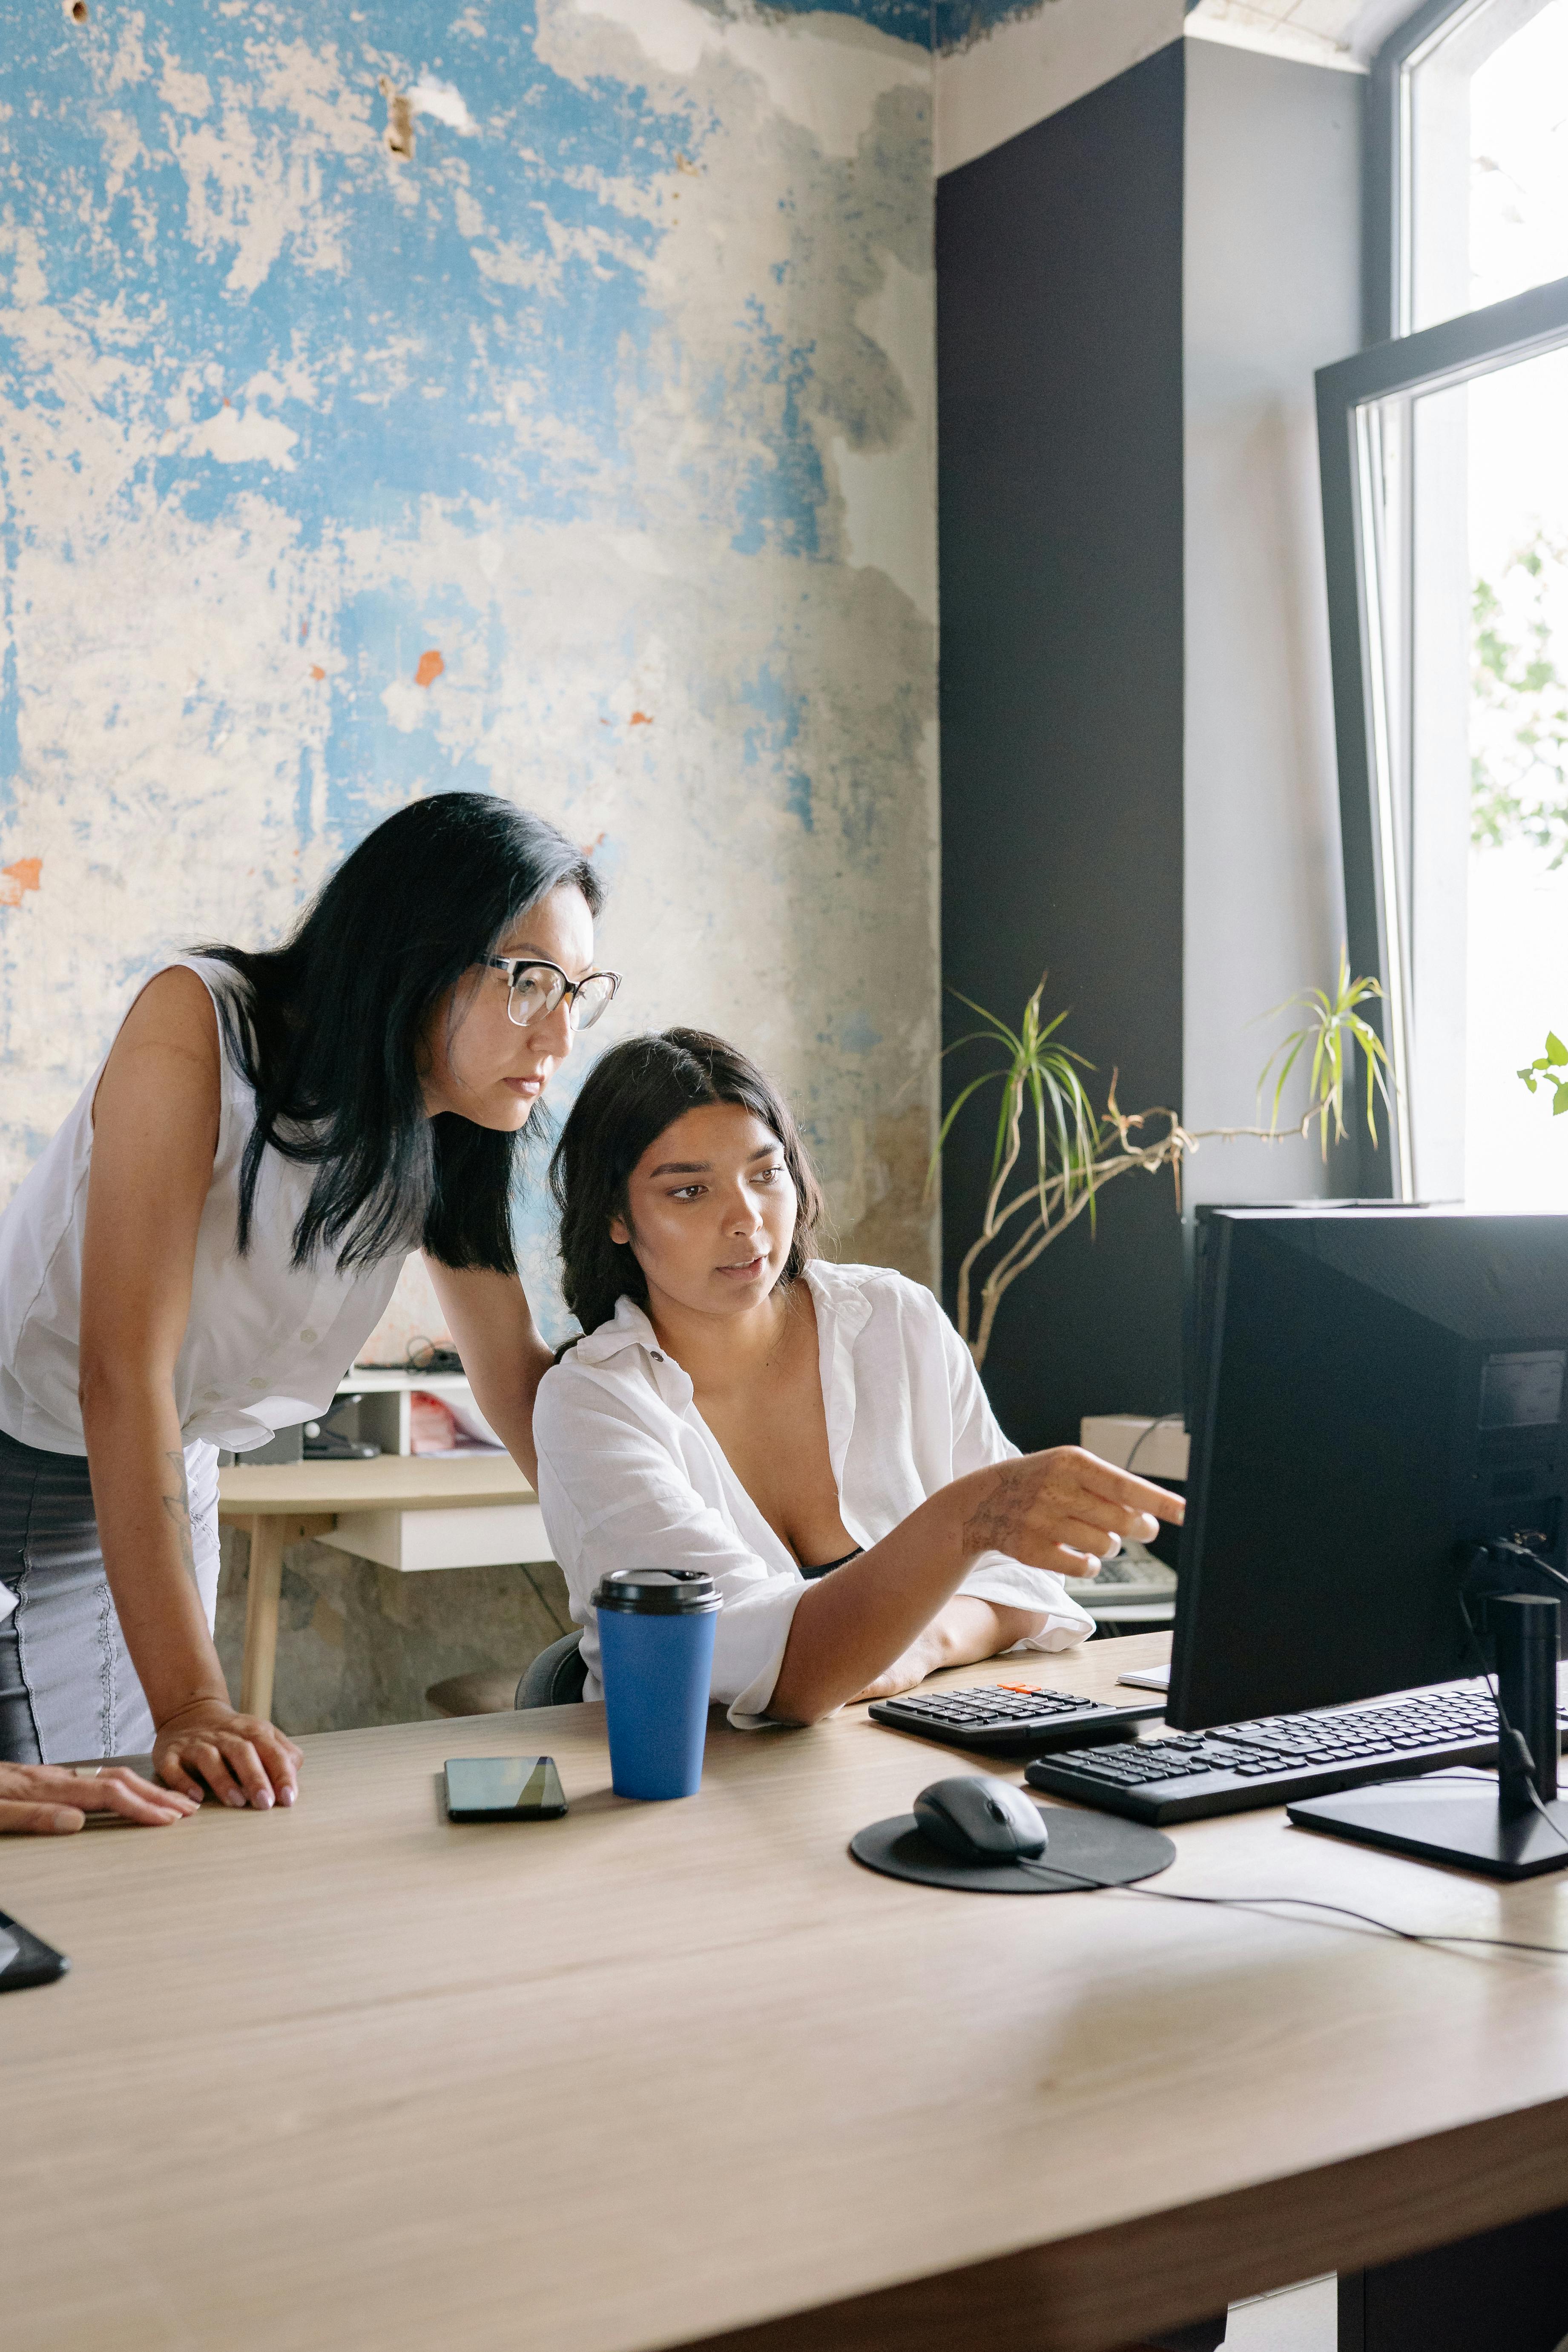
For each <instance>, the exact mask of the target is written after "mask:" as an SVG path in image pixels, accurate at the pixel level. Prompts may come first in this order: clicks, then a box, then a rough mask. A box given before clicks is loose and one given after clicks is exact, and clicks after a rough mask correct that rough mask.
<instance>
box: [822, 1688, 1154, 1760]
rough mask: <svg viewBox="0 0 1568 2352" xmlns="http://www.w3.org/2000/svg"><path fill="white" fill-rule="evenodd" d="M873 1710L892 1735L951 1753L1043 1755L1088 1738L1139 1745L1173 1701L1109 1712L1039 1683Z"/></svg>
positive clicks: (904, 1700) (919, 1698) (922, 1695)
mask: <svg viewBox="0 0 1568 2352" xmlns="http://www.w3.org/2000/svg"><path fill="white" fill-rule="evenodd" d="M1164 1711H1165V1702H1164V1701H1163V1699H1152V1700H1150V1701H1149V1702H1148V1703H1147V1704H1144V1705H1134V1706H1105V1705H1104V1703H1103V1702H1102V1701H1101V1700H1100V1699H1097V1698H1079V1697H1075V1696H1074V1695H1073V1694H1072V1693H1071V1692H1070V1691H1053V1690H1037V1689H1036V1688H1035V1687H1034V1685H1033V1684H1031V1683H988V1684H985V1685H982V1686H980V1687H978V1688H975V1689H971V1690H939V1691H905V1692H904V1693H903V1694H902V1695H901V1696H900V1697H898V1698H879V1699H873V1700H872V1702H871V1706H870V1707H869V1709H868V1713H869V1714H870V1717H871V1719H872V1721H873V1722H874V1723H885V1724H886V1725H887V1726H888V1727H889V1730H891V1731H912V1732H914V1733H916V1734H917V1735H918V1737H919V1738H921V1739H940V1740H941V1741H942V1743H943V1745H944V1746H946V1747H948V1748H974V1749H975V1750H977V1751H978V1752H979V1753H980V1754H981V1755H984V1756H1040V1755H1043V1754H1044V1753H1045V1752H1046V1751H1047V1749H1049V1748H1082V1747H1083V1746H1084V1743H1085V1742H1086V1741H1088V1740H1100V1739H1131V1737H1132V1734H1133V1732H1134V1730H1135V1729H1136V1727H1137V1726H1138V1725H1139V1724H1141V1723H1146V1722H1147V1721H1148V1720H1149V1718H1150V1717H1151V1716H1156V1715H1163V1713H1164Z"/></svg>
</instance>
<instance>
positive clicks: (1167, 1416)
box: [1121, 1412, 1568, 1583]
mask: <svg viewBox="0 0 1568 2352" xmlns="http://www.w3.org/2000/svg"><path fill="white" fill-rule="evenodd" d="M1181 1418H1182V1415H1181V1414H1180V1413H1179V1412H1163V1413H1161V1414H1160V1416H1159V1418H1158V1419H1157V1420H1155V1421H1152V1422H1150V1423H1149V1424H1148V1426H1147V1427H1146V1428H1144V1429H1141V1430H1140V1431H1139V1433H1138V1434H1137V1436H1136V1437H1135V1438H1134V1440H1133V1442H1132V1451H1131V1454H1129V1455H1128V1457H1127V1459H1126V1461H1125V1462H1124V1463H1123V1464H1122V1465H1121V1466H1122V1468H1123V1469H1124V1470H1126V1471H1129V1472H1131V1468H1132V1465H1133V1464H1134V1463H1135V1462H1136V1461H1137V1459H1138V1456H1139V1455H1140V1454H1142V1451H1143V1448H1144V1447H1145V1446H1146V1445H1147V1444H1148V1443H1149V1440H1150V1439H1151V1438H1152V1436H1153V1434H1154V1432H1155V1431H1156V1430H1157V1429H1169V1427H1170V1426H1171V1423H1173V1421H1180V1420H1181ZM1563 1581H1564V1582H1565V1583H1568V1578H1564V1580H1563Z"/></svg>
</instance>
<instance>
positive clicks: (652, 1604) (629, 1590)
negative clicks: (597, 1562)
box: [594, 1568, 721, 1617]
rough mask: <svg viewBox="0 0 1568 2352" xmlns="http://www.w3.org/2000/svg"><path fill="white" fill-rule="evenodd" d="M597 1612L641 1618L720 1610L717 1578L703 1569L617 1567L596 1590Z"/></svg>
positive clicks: (682, 1615)
mask: <svg viewBox="0 0 1568 2352" xmlns="http://www.w3.org/2000/svg"><path fill="white" fill-rule="evenodd" d="M594 1606H595V1609H622V1610H625V1611H626V1612H627V1613H628V1614H634V1613H635V1614H636V1615H637V1616H639V1617H684V1616H690V1615H692V1614H694V1613H695V1612H697V1611H698V1610H700V1609H717V1608H719V1607H720V1606H721V1601H720V1596H719V1594H718V1593H717V1592H715V1591H714V1590H713V1579H712V1578H711V1577H710V1575H709V1574H708V1571H707V1570H706V1569H701V1568H615V1569H612V1570H610V1573H609V1574H608V1576H605V1577H601V1579H600V1580H599V1582H598V1583H597V1585H595V1589H594Z"/></svg>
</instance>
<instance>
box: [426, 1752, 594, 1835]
mask: <svg viewBox="0 0 1568 2352" xmlns="http://www.w3.org/2000/svg"><path fill="white" fill-rule="evenodd" d="M564 1811H566V1798H565V1793H564V1791H563V1789H562V1786H561V1776H560V1774H559V1773H558V1772H557V1771H556V1769H555V1759H554V1758H553V1757H552V1756H448V1757H447V1819H448V1821H454V1822H555V1821H559V1820H560V1818H561V1816H562V1814H563V1812H564Z"/></svg>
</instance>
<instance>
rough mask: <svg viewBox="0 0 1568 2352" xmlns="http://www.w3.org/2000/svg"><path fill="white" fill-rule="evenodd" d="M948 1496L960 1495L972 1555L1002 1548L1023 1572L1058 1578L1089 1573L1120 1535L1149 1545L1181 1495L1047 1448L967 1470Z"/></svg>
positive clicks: (1175, 1517) (1175, 1514)
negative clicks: (1019, 1562)
mask: <svg viewBox="0 0 1568 2352" xmlns="http://www.w3.org/2000/svg"><path fill="white" fill-rule="evenodd" d="M949 1492H950V1493H952V1494H953V1495H955V1496H960V1497H961V1498H962V1507H963V1542H964V1545H965V1547H966V1549H968V1550H970V1551H971V1552H977V1551H1001V1552H1005V1553H1006V1555H1007V1557H1008V1558H1009V1559H1020V1560H1022V1561H1023V1562H1024V1564H1025V1566H1026V1568H1045V1569H1050V1570H1054V1571H1055V1573H1056V1574H1057V1575H1058V1576H1092V1575H1093V1574H1094V1572H1095V1570H1097V1569H1098V1568H1099V1566H1100V1562H1101V1560H1104V1559H1110V1558H1111V1556H1112V1555H1113V1554H1114V1553H1116V1552H1118V1551H1120V1550H1121V1539H1122V1538H1123V1537H1124V1536H1127V1537H1131V1538H1132V1539H1133V1541H1134V1542H1137V1543H1148V1542H1149V1541H1150V1540H1151V1538H1152V1537H1154V1536H1156V1535H1157V1534H1158V1533H1159V1521H1160V1520H1161V1519H1163V1520H1165V1521H1166V1522H1167V1524H1168V1525H1170V1526H1171V1527H1178V1528H1179V1527H1180V1526H1181V1524H1182V1519H1183V1517H1184V1513H1185V1510H1186V1505H1185V1504H1184V1501H1183V1500H1182V1497H1181V1496H1180V1495H1173V1494H1171V1493H1170V1492H1169V1491H1168V1490H1167V1489H1166V1488H1165V1487H1163V1486H1151V1485H1150V1483H1149V1481H1148V1480H1147V1479H1146V1478H1135V1477H1134V1476H1133V1475H1132V1473H1131V1471H1130V1470H1118V1469H1117V1468H1116V1466H1115V1465H1114V1464H1113V1463H1110V1462H1102V1461H1101V1460H1100V1456H1099V1455H1098V1454H1086V1453H1085V1452H1084V1449H1083V1447H1082V1446H1081V1445H1053V1446H1051V1447H1050V1448H1049V1449H1048V1450H1047V1452H1046V1453H1044V1454H1019V1455H1018V1457H1017V1458H1016V1460H1015V1461H1011V1462H994V1463H992V1464H991V1465H990V1466H989V1467H988V1468H986V1469H984V1470H972V1471H971V1472H970V1473H969V1475H968V1476H967V1477H966V1478H961V1479H959V1480H957V1481H956V1483H955V1484H954V1486H952V1487H951V1488H950V1489H949Z"/></svg>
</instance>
